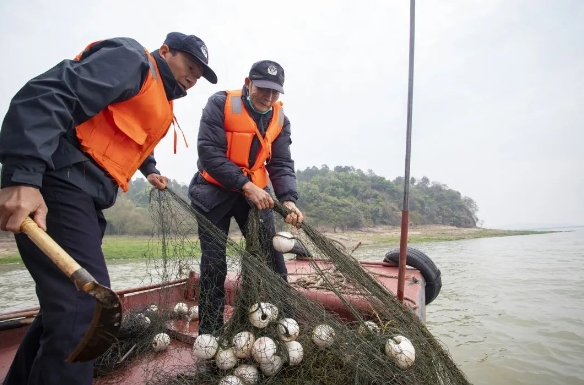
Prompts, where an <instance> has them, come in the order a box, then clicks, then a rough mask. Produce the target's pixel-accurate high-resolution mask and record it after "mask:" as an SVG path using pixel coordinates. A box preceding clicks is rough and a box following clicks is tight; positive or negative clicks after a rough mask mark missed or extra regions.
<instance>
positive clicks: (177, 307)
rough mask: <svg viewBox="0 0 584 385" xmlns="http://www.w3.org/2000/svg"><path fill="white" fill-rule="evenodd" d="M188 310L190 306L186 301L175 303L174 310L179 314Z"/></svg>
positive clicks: (183, 313)
mask: <svg viewBox="0 0 584 385" xmlns="http://www.w3.org/2000/svg"><path fill="white" fill-rule="evenodd" d="M188 311H189V307H188V306H187V304H186V303H184V302H178V303H177V304H176V305H174V312H175V313H176V314H177V315H179V316H183V315H186V314H187V312H188Z"/></svg>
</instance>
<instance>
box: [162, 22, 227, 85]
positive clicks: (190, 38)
mask: <svg viewBox="0 0 584 385" xmlns="http://www.w3.org/2000/svg"><path fill="white" fill-rule="evenodd" d="M164 44H166V45H167V46H168V48H172V49H176V50H177V51H182V52H185V53H188V54H189V55H191V56H193V57H194V58H195V59H197V61H198V62H199V63H201V64H202V65H203V77H204V78H205V79H207V80H208V81H209V82H210V83H212V84H217V75H216V74H215V72H214V71H213V70H212V69H211V67H209V51H208V50H207V46H206V45H205V42H204V41H203V40H201V39H199V38H198V37H196V36H195V35H185V34H184V33H180V32H171V33H169V34H168V35H166V40H164Z"/></svg>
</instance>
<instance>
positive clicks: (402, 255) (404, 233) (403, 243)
mask: <svg viewBox="0 0 584 385" xmlns="http://www.w3.org/2000/svg"><path fill="white" fill-rule="evenodd" d="M415 3H416V2H415V0H410V58H409V59H410V61H409V78H408V116H407V134H406V173H405V178H404V202H403V209H402V220H401V236H400V242H399V268H398V275H397V299H398V300H400V301H401V302H402V303H403V302H404V286H405V278H406V264H407V251H408V227H409V222H410V221H409V219H410V215H409V195H410V158H411V152H412V106H413V100H414V96H413V95H414V36H415V34H414V32H415V14H416V13H415V9H416V4H415Z"/></svg>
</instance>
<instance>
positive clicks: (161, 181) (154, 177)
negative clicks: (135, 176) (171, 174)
mask: <svg viewBox="0 0 584 385" xmlns="http://www.w3.org/2000/svg"><path fill="white" fill-rule="evenodd" d="M146 179H147V180H148V182H150V184H151V185H152V186H154V187H156V188H157V189H159V190H164V189H165V188H166V184H167V183H168V178H167V177H165V176H162V175H159V174H154V173H152V174H149V175H148V176H147V177H146Z"/></svg>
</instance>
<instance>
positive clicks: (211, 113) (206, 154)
mask: <svg viewBox="0 0 584 385" xmlns="http://www.w3.org/2000/svg"><path fill="white" fill-rule="evenodd" d="M241 98H242V100H243V103H244V104H245V106H246V109H247V111H248V112H249V113H250V115H251V117H252V118H253V120H254V121H255V122H256V125H257V127H258V130H259V131H260V133H261V134H262V135H265V133H266V129H267V127H268V124H269V122H270V119H271V118H272V112H271V111H270V112H268V113H267V114H260V113H257V112H255V111H253V109H252V108H251V106H250V105H249V102H248V101H247V90H246V89H245V87H244V88H243V95H242V97H241ZM226 100H227V93H226V92H225V91H220V92H217V93H215V94H213V95H212V96H211V97H210V98H209V100H208V102H207V105H206V106H205V109H204V110H203V115H202V117H201V124H200V127H199V136H198V141H197V151H198V155H199V159H198V161H197V168H198V169H199V171H198V172H197V173H196V174H195V175H194V176H193V179H192V180H191V183H190V186H189V197H190V199H191V202H192V204H194V205H196V206H198V207H199V208H201V209H202V210H203V211H205V212H208V211H210V210H213V209H214V208H216V207H217V206H218V205H223V206H225V207H227V206H229V205H230V202H233V201H234V200H235V198H237V196H238V195H239V194H241V193H242V188H243V185H245V184H246V183H247V182H249V178H248V177H246V176H245V175H244V174H243V172H242V171H241V169H240V168H239V167H238V166H237V165H236V164H235V163H233V162H232V161H230V160H229V159H228V158H227V155H226V154H227V137H226V135H225V128H224V127H223V122H224V118H225V113H224V111H225V102H226ZM290 144H292V139H291V138H290V120H288V117H285V118H284V127H283V128H282V132H281V133H280V135H279V136H278V137H277V138H276V140H274V143H273V144H272V157H271V159H269V161H268V162H267V164H266V169H267V170H268V174H269V176H270V181H271V183H272V186H273V188H274V193H275V194H276V198H278V200H280V201H293V202H296V200H297V199H298V192H297V188H296V174H295V172H294V160H292V156H291V153H290ZM259 149H260V141H259V139H258V138H257V137H255V138H254V140H253V141H252V145H251V151H250V157H249V164H248V167H250V168H251V166H252V165H253V164H254V163H255V159H256V158H257V155H258V152H259ZM203 170H206V171H207V172H208V173H209V174H210V175H211V176H212V177H213V178H214V179H215V180H216V181H218V182H219V183H221V184H222V185H223V186H225V188H222V187H220V186H217V185H215V184H212V183H209V182H207V181H206V180H205V179H204V178H203V176H202V175H201V171H203ZM233 190H235V191H233Z"/></svg>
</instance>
